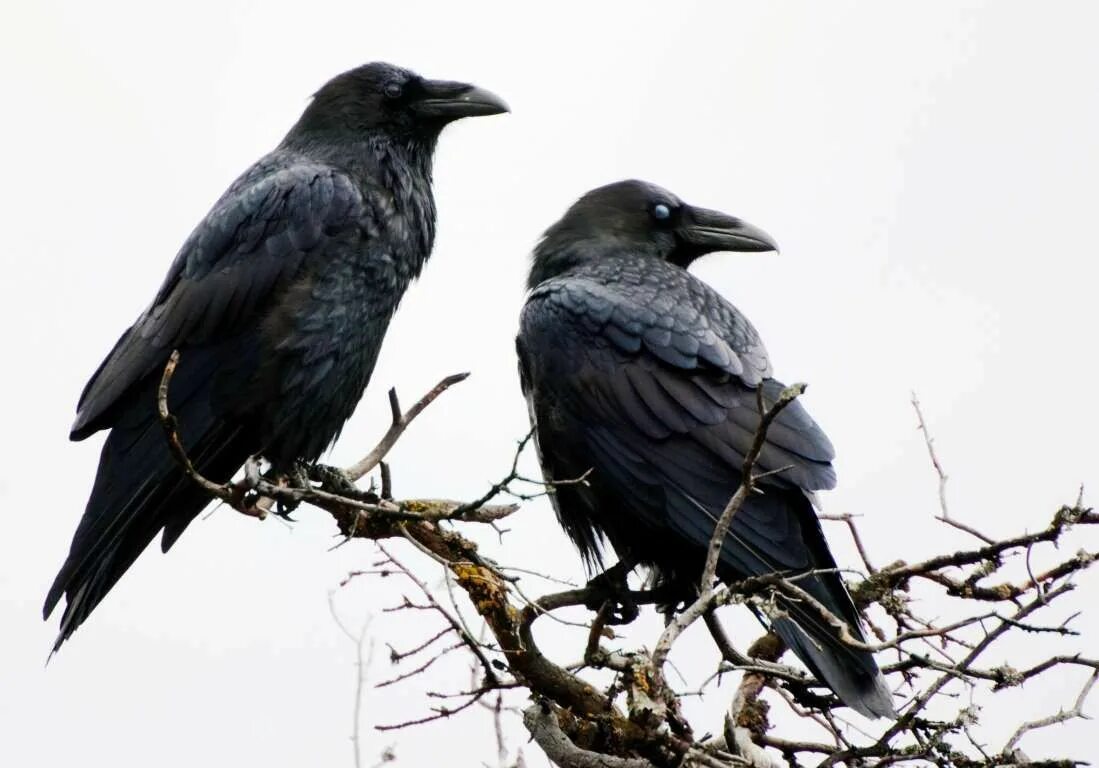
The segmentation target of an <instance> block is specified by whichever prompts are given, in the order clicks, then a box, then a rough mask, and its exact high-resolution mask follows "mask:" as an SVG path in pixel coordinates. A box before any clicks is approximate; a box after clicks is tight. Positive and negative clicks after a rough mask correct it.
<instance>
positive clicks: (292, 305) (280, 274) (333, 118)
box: [44, 63, 506, 650]
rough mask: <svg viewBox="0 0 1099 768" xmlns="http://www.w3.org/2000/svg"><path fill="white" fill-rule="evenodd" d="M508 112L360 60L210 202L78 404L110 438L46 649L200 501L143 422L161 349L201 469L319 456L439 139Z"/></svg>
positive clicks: (396, 291)
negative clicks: (452, 125)
mask: <svg viewBox="0 0 1099 768" xmlns="http://www.w3.org/2000/svg"><path fill="white" fill-rule="evenodd" d="M505 110H506V107H505V105H504V104H503V102H501V101H500V100H499V99H498V98H496V97H495V96H493V95H492V94H490V93H487V92H486V91H481V90H479V89H477V88H474V87H473V86H470V85H467V84H464V83H454V82H447V81H432V80H425V79H423V78H421V77H419V76H417V75H415V74H413V73H411V72H407V71H405V70H402V69H399V68H397V67H394V66H391V65H388V64H380V63H379V64H369V65H365V66H363V67H359V68H358V69H355V70H351V71H349V72H346V73H344V74H342V75H339V76H337V77H336V78H334V79H333V80H331V81H330V82H328V83H327V84H326V85H325V86H324V87H322V88H321V89H320V91H318V92H317V94H316V95H315V96H314V98H313V101H312V103H311V104H310V105H309V107H308V108H307V109H306V110H305V112H304V114H303V115H302V117H301V119H300V120H299V121H298V123H297V124H296V125H295V126H294V127H293V128H292V129H291V130H290V132H289V133H288V134H287V136H286V138H285V139H284V140H283V141H282V143H281V144H280V145H279V146H278V147H277V148H276V149H275V150H274V151H272V152H271V153H270V154H268V155H266V156H265V157H263V158H262V159H260V160H259V161H258V162H256V163H255V164H254V165H253V166H252V167H251V168H249V169H248V170H246V171H245V172H244V173H243V174H242V175H241V176H240V177H239V178H238V179H237V180H236V181H234V182H233V184H232V185H231V186H230V187H229V189H228V190H227V191H226V192H225V193H224V195H222V197H221V199H219V200H218V202H217V203H216V204H215V205H214V207H213V209H212V210H211V211H210V213H209V214H207V216H206V217H205V218H204V219H203V221H202V222H201V223H200V224H199V225H198V227H196V229H195V230H194V232H193V233H192V234H191V236H190V237H189V238H188V240H187V241H186V243H184V245H183V247H182V248H181V250H180V252H179V254H178V255H177V256H176V259H175V261H174V262H173V263H172V265H171V267H170V269H169V271H168V275H167V277H166V278H165V280H164V282H163V284H162V285H161V287H160V290H159V291H158V292H157V295H156V297H155V298H154V300H153V302H152V303H151V304H150V306H149V307H148V309H146V310H145V312H143V313H142V315H141V316H140V317H139V318H138V320H137V322H135V323H134V325H133V326H132V327H131V328H129V329H128V330H127V331H126V332H125V333H124V334H123V335H122V337H121V338H120V339H119V340H118V342H117V343H116V344H115V347H114V349H113V350H112V351H111V353H110V354H109V355H108V356H107V358H106V360H104V362H103V363H102V364H101V365H100V367H99V369H98V370H97V371H96V373H95V374H94V375H93V376H92V379H91V380H90V381H89V382H88V385H87V386H86V387H85V389H84V392H83V394H82V395H81V398H80V405H79V409H78V414H77V418H76V421H75V423H74V425H73V428H72V433H71V437H72V439H74V440H82V439H84V438H86V437H88V436H89V435H91V434H93V433H94V432H97V431H99V430H102V429H110V430H111V431H110V434H109V435H108V437H107V440H106V443H105V445H104V446H103V451H102V455H101V458H100V465H99V470H98V473H97V475H96V480H95V485H94V487H93V489H92V494H91V497H90V498H89V500H88V504H87V508H86V510H85V512H84V516H83V518H82V519H81V521H80V524H79V526H78V528H77V531H76V534H75V536H74V537H73V541H72V546H71V549H70V552H69V556H68V558H67V559H66V561H65V563H64V565H63V566H62V568H61V571H60V572H59V573H58V575H57V578H56V580H55V582H54V584H53V586H52V588H51V589H50V592H49V595H48V597H47V599H46V604H45V609H44V613H45V615H46V616H47V617H48V616H49V614H50V612H51V611H52V610H53V608H54V607H55V606H56V604H57V603H58V601H59V600H60V599H61V597H62V595H64V596H65V597H66V607H65V612H64V616H63V617H62V620H61V628H60V633H59V635H58V638H57V643H56V644H55V647H54V649H55V650H56V649H57V648H58V647H59V646H60V644H61V643H62V642H64V640H65V639H66V638H68V637H69V635H71V634H72V632H73V631H74V630H75V629H76V628H77V627H78V626H79V625H80V624H81V623H82V622H83V621H84V620H85V619H86V618H87V616H88V614H89V613H90V612H91V611H92V610H93V609H94V608H95V606H96V605H98V603H99V601H100V600H102V598H103V596H104V595H105V594H106V593H107V592H108V591H109V590H110V588H111V587H112V586H113V585H114V584H115V582H116V581H117V580H118V578H119V577H120V576H121V575H122V574H123V573H124V572H125V570H126V569H127V568H128V567H129V566H130V565H131V564H132V563H133V561H134V560H135V559H136V558H137V556H138V555H139V554H140V553H141V552H142V550H144V549H145V547H146V546H147V545H148V543H149V542H150V541H151V540H152V539H153V537H154V536H156V534H157V533H158V532H160V531H161V530H163V537H162V548H163V549H164V550H165V551H167V549H168V548H169V547H170V546H171V545H172V544H173V542H175V541H176V539H177V538H178V537H179V535H180V534H181V533H182V532H183V530H184V529H185V528H186V527H187V525H188V524H189V523H190V522H191V521H192V520H193V519H194V518H195V516H196V515H198V513H199V512H200V511H201V510H202V508H203V507H204V506H205V505H206V503H207V501H208V498H207V497H206V496H205V495H204V494H203V493H201V492H200V491H199V490H198V488H197V487H196V486H195V485H194V483H193V482H191V481H189V480H188V479H187V478H185V477H184V476H183V475H182V474H181V472H180V471H179V470H178V468H177V466H176V464H175V462H174V460H173V459H172V457H171V455H170V454H169V452H168V449H167V445H166V442H165V438H164V434H163V431H162V429H161V427H160V424H159V422H158V420H157V416H156V396H155V390H156V386H157V383H158V381H159V378H160V375H161V372H162V370H163V368H164V365H165V363H166V361H167V359H168V357H169V355H170V354H171V352H172V350H173V349H179V350H180V352H181V361H180V364H179V367H178V370H177V373H176V375H175V377H174V379H173V382H172V388H171V393H170V399H169V405H170V407H171V410H172V412H173V413H174V414H175V415H176V416H177V418H178V420H179V422H180V424H181V431H182V436H183V441H184V445H185V447H186V449H187V452H188V455H189V456H190V457H191V459H192V461H193V463H194V464H195V466H196V467H197V468H198V469H199V471H200V472H202V473H203V474H204V475H206V476H207V477H208V478H210V479H212V480H215V481H219V482H223V481H226V480H228V479H229V478H230V477H231V476H232V475H233V474H234V473H235V472H236V471H237V469H239V468H240V466H241V464H242V463H243V462H244V461H245V460H246V459H247V458H248V457H249V456H250V455H254V454H262V455H263V456H264V457H265V458H267V459H268V460H269V461H270V462H271V463H272V465H273V466H274V467H275V468H276V469H279V470H285V469H289V468H290V466H291V465H292V464H293V463H294V462H295V461H298V460H303V461H314V460H316V459H317V457H318V456H319V455H320V454H321V452H322V451H323V450H324V449H325V448H326V447H327V446H328V445H329V444H330V443H331V442H332V440H334V439H335V437H336V436H337V435H338V434H339V431H340V429H341V428H342V426H343V424H344V422H345V421H346V420H347V418H348V417H350V415H351V413H352V411H353V410H354V408H355V406H356V404H357V403H358V401H359V398H360V397H361V396H362V393H363V390H364V388H365V387H366V384H367V382H368V381H369V379H370V374H371V371H372V370H373V368H374V364H375V361H376V360H377V356H378V352H379V350H380V348H381V344H382V339H383V337H384V336H385V331H386V328H387V326H388V324H389V320H390V318H391V317H392V316H393V313H394V312H395V311H396V309H397V305H398V303H399V302H400V300H401V297H402V295H403V294H404V291H405V289H406V288H407V287H408V284H409V283H410V281H411V280H413V279H414V278H415V277H416V276H418V275H419V273H420V270H421V269H422V267H423V265H424V262H425V261H426V259H427V257H428V255H429V254H430V252H431V247H432V243H433V240H434V234H435V203H434V199H433V197H432V192H431V163H432V155H433V152H434V148H435V143H436V140H437V138H438V136H439V133H440V131H441V130H442V129H443V127H444V126H445V125H446V124H447V123H448V122H450V121H452V120H454V119H457V118H459V117H463V116H475V115H486V114H495V113H498V112H502V111H505Z"/></svg>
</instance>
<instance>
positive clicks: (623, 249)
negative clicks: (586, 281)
mask: <svg viewBox="0 0 1099 768" xmlns="http://www.w3.org/2000/svg"><path fill="white" fill-rule="evenodd" d="M622 257H632V258H636V257H641V258H653V259H657V260H663V259H662V257H661V255H660V253H659V252H658V250H657V248H656V246H655V245H653V244H649V243H645V242H638V241H637V240H634V239H620V238H617V237H613V236H610V235H604V236H601V237H585V238H578V237H570V236H568V233H564V232H561V231H555V230H554V229H553V228H551V229H550V230H549V231H548V232H546V234H545V236H544V237H543V238H542V241H541V242H540V243H538V245H537V246H536V247H535V249H534V255H533V258H532V260H531V266H530V276H529V277H528V278H527V288H528V289H531V290H532V289H534V288H536V287H537V286H538V285H540V284H542V283H544V282H545V281H546V280H549V279H550V278H553V277H557V276H559V275H562V274H564V273H565V272H568V271H569V270H571V269H575V268H576V267H579V266H582V265H584V264H591V263H594V262H600V261H611V260H613V259H616V258H622Z"/></svg>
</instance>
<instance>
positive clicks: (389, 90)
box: [384, 83, 401, 99]
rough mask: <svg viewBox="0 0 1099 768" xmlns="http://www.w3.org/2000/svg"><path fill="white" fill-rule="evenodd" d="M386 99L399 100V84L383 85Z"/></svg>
mask: <svg viewBox="0 0 1099 768" xmlns="http://www.w3.org/2000/svg"><path fill="white" fill-rule="evenodd" d="M384 90H385V95H386V98H390V99H399V98H401V84H400V83H386V84H385V89H384Z"/></svg>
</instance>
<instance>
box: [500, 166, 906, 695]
mask: <svg viewBox="0 0 1099 768" xmlns="http://www.w3.org/2000/svg"><path fill="white" fill-rule="evenodd" d="M658 205H662V206H664V207H665V208H666V209H668V210H669V211H670V215H668V216H667V217H663V211H659V213H660V215H661V218H657V217H656V216H655V215H654V211H656V206H658ZM772 249H774V244H773V242H772V241H770V239H769V238H768V237H767V236H766V235H765V234H764V233H762V232H760V231H759V230H756V229H754V228H752V227H751V226H750V225H747V224H745V223H744V222H741V221H739V220H737V219H734V218H732V217H728V216H725V215H724V214H718V213H717V212H713V211H705V210H702V209H697V208H693V207H691V206H687V205H684V204H682V203H681V202H680V201H679V200H678V199H677V198H675V196H674V195H671V193H669V192H667V191H665V190H662V189H660V188H658V187H654V186H651V185H648V184H644V183H642V182H622V183H619V184H613V185H609V186H607V187H603V188H600V189H598V190H595V191H593V192H591V193H589V194H588V195H586V196H585V197H584V198H581V200H580V201H579V202H577V203H576V204H575V205H574V206H573V207H572V208H571V209H570V210H569V211H568V212H567V213H566V215H565V217H564V218H563V219H562V220H561V221H559V222H558V223H557V224H555V225H554V226H553V227H551V228H550V229H549V230H548V231H547V233H546V235H545V237H544V239H543V240H542V242H541V243H540V244H539V245H538V247H537V248H536V250H535V254H534V263H533V266H532V271H531V279H530V287H531V293H530V296H529V298H528V300H527V302H526V305H525V306H524V308H523V312H522V317H521V322H520V332H519V337H518V340H517V347H518V352H519V358H520V375H521V379H522V383H523V389H524V393H525V396H526V398H527V401H528V406H529V409H530V413H531V420H532V424H533V425H534V426H535V437H536V443H537V446H538V451H539V456H540V460H541V462H542V466H543V470H544V472H545V474H546V476H547V478H548V479H556V480H565V479H570V478H576V477H579V476H581V475H583V474H584V473H585V472H588V471H589V470H590V471H591V474H590V475H589V476H588V483H587V484H586V485H581V484H575V485H562V486H560V487H558V488H556V490H555V493H554V494H553V495H552V497H551V498H552V499H553V500H554V505H555V508H556V511H557V515H558V518H559V520H560V521H561V524H562V526H563V527H564V529H565V531H566V532H567V533H568V535H569V536H570V537H571V538H572V540H573V541H574V542H575V543H576V545H577V547H578V548H579V549H580V551H581V553H582V554H583V556H584V557H585V559H586V561H587V562H588V564H589V565H590V566H591V567H595V566H597V565H599V564H600V563H601V553H600V546H601V543H602V540H603V538H604V537H605V538H606V539H608V540H609V541H610V543H611V544H612V545H613V547H614V549H615V550H616V552H617V553H618V555H619V557H620V558H621V559H623V560H626V561H628V562H631V563H639V564H642V565H647V566H649V567H650V568H652V569H654V570H655V571H656V573H657V574H658V576H659V578H660V580H661V581H662V582H664V583H666V584H668V585H670V586H671V587H672V588H673V589H674V590H676V592H677V593H678V594H679V595H681V596H682V598H684V599H689V598H690V597H691V596H692V594H694V590H695V589H697V585H698V581H699V578H700V576H701V573H702V566H703V563H704V561H705V552H706V547H707V545H708V543H709V541H710V538H711V535H712V531H713V527H714V523H715V522H716V519H717V517H718V516H720V514H721V511H722V509H724V507H725V505H726V503H727V502H728V500H729V498H730V497H731V496H732V494H733V493H734V492H735V491H736V489H737V487H738V485H739V482H740V478H741V469H742V465H743V461H744V455H745V453H746V452H747V450H748V448H749V446H750V445H751V442H752V439H753V436H754V434H755V431H756V428H757V425H758V423H759V411H758V404H757V392H758V391H760V390H762V393H763V395H764V397H765V398H766V399H768V400H770V401H773V400H774V399H775V398H776V397H777V396H778V393H779V392H780V391H781V390H782V388H783V385H782V384H780V383H779V382H778V381H776V380H775V379H773V378H772V376H771V365H770V362H769V359H768V356H767V352H766V350H765V349H764V347H763V344H762V342H761V341H760V338H759V335H758V333H757V332H756V330H755V328H753V327H752V325H751V324H750V323H749V322H748V320H747V319H746V318H745V317H744V316H743V315H742V314H740V313H739V312H738V311H737V310H736V308H735V307H733V306H732V305H731V304H730V303H729V302H728V301H726V300H725V299H724V298H722V297H721V296H720V295H719V294H718V293H717V292H716V291H714V290H713V289H712V288H711V287H710V286H708V285H706V284H705V283H703V282H702V281H701V280H698V279H697V278H695V277H694V276H692V275H691V274H689V273H688V272H687V271H686V269H685V267H686V265H687V264H689V263H690V261H691V260H692V259H693V258H695V257H697V256H698V255H701V254H702V253H705V252H706V251H708V250H772ZM832 458H833V449H832V445H831V443H830V442H829V441H828V438H827V437H826V436H825V435H824V433H823V432H822V431H821V429H820V428H819V427H818V426H817V425H816V423H815V422H814V421H813V420H812V419H811V418H810V417H809V415H808V413H807V412H806V411H805V409H804V408H803V407H802V405H801V403H800V402H798V401H795V402H794V403H792V404H791V405H790V406H788V407H787V408H786V409H785V410H784V411H782V413H781V414H780V415H779V416H778V418H777V419H776V421H775V422H774V424H773V425H772V427H771V428H770V430H769V432H768V437H767V442H766V445H765V446H764V448H763V451H762V453H761V454H760V457H759V462H758V467H759V469H760V470H761V471H767V470H776V469H779V468H780V467H787V466H788V467H789V469H787V470H785V471H783V472H781V473H778V474H775V475H771V476H769V477H767V478H765V479H764V481H763V487H764V489H765V493H763V494H762V495H756V496H753V497H751V498H750V499H749V500H748V501H747V502H746V503H745V505H744V507H743V508H742V509H741V511H740V512H739V513H738V515H737V516H736V518H735V519H734V521H733V524H732V527H731V530H730V534H729V537H728V538H727V540H726V541H725V542H724V544H723V550H722V556H721V563H720V568H719V575H720V576H721V577H722V578H725V579H731V578H739V577H744V576H749V575H761V574H765V573H771V572H774V571H777V570H779V571H789V572H795V573H796V572H799V571H805V570H810V569H828V568H834V567H835V561H834V560H833V558H832V556H831V554H830V553H829V551H828V547H827V544H826V542H825V539H824V535H823V532H822V531H821V528H820V524H819V521H818V520H817V518H816V515H815V513H814V511H813V507H812V502H811V499H810V494H811V493H812V492H813V491H816V490H822V489H827V488H831V487H832V486H833V485H834V484H835V473H834V471H833V469H832V465H831V460H832ZM799 584H800V585H801V586H802V587H804V588H805V589H807V590H808V591H809V592H810V593H811V594H813V596H814V597H816V598H817V599H818V600H820V601H821V602H822V603H823V604H824V605H826V606H827V607H828V608H829V609H830V610H831V611H833V612H834V613H835V614H836V615H838V616H841V617H843V618H844V619H845V620H846V621H847V622H848V623H849V624H850V626H851V628H852V631H853V632H854V634H856V635H861V633H860V630H859V618H858V615H857V612H856V611H855V608H854V606H853V605H852V603H851V600H850V597H849V596H848V594H847V592H846V589H845V588H844V586H843V582H842V580H841V579H840V578H839V576H838V575H836V574H824V575H815V576H813V577H808V578H803V579H801V580H800V581H799ZM783 607H784V609H785V610H786V611H787V612H788V614H789V618H779V619H777V620H775V621H774V627H775V629H776V631H778V632H779V634H780V635H781V636H782V637H783V639H784V640H785V641H786V642H787V644H788V645H789V646H790V647H791V649H792V650H793V651H794V652H795V653H797V655H798V656H799V657H800V658H801V659H802V661H804V662H805V663H806V664H807V665H808V666H809V667H810V668H811V669H812V670H813V671H814V672H815V673H816V674H817V675H818V676H819V677H820V678H821V679H822V680H824V681H825V682H826V683H827V684H828V685H830V686H831V687H832V688H833V690H835V691H836V693H837V694H838V695H839V696H840V697H841V698H842V699H843V700H844V702H845V703H847V704H848V705H849V706H852V707H854V708H855V709H857V710H859V711H860V712H862V713H864V714H867V715H886V716H889V715H892V714H893V709H892V705H891V703H890V697H889V693H888V691H887V690H886V689H885V688H884V684H883V681H882V679H881V676H880V673H879V672H878V669H877V666H876V665H875V662H874V659H873V657H872V656H871V655H870V654H867V653H863V652H859V651H854V650H852V649H850V648H848V647H846V646H844V645H843V644H842V643H840V642H839V641H838V639H837V638H836V637H835V635H834V633H833V631H832V630H830V629H829V628H828V627H826V626H823V625H822V624H821V622H820V620H819V619H818V618H816V617H815V616H813V615H812V614H811V613H810V612H807V611H805V610H803V609H801V608H800V607H799V606H797V605H793V604H790V603H786V604H785V605H784V606H783Z"/></svg>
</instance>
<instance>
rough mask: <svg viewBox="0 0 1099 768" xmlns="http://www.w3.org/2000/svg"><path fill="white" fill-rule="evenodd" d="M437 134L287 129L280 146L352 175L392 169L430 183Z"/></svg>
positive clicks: (360, 176)
mask: <svg viewBox="0 0 1099 768" xmlns="http://www.w3.org/2000/svg"><path fill="white" fill-rule="evenodd" d="M438 139H439V136H438V134H437V133H432V134H425V135H416V134H408V135H403V136H392V135H390V134H389V133H387V132H385V131H373V132H366V133H362V134H358V135H354V136H349V135H348V133H347V131H346V130H340V131H320V130H317V131H308V132H297V131H291V132H290V133H289V134H287V136H286V138H285V139H283V140H282V144H281V145H280V146H281V147H282V148H284V149H288V150H291V151H294V152H299V153H301V154H303V155H305V156H307V157H309V158H311V159H314V160H318V161H321V162H324V163H326V164H329V165H332V166H335V167H337V168H341V169H343V170H344V171H346V172H347V173H349V174H351V175H352V176H353V177H355V178H362V177H363V176H364V175H367V174H371V175H372V174H374V173H376V172H378V171H382V172H383V173H384V172H388V171H390V170H396V171H397V172H400V173H412V174H416V175H418V176H419V177H420V178H421V179H422V180H423V181H426V182H427V183H428V184H430V183H431V172H432V161H433V159H434V156H435V145H436V143H438Z"/></svg>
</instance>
